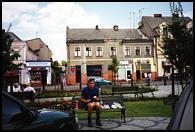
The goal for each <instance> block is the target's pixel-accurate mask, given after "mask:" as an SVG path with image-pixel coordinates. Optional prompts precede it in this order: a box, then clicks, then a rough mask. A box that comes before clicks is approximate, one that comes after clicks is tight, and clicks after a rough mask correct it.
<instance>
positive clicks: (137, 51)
mask: <svg viewBox="0 0 195 132" xmlns="http://www.w3.org/2000/svg"><path fill="white" fill-rule="evenodd" d="M135 55H140V47H136V48H135Z"/></svg>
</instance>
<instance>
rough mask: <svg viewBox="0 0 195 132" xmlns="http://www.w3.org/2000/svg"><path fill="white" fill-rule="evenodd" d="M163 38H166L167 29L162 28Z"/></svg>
mask: <svg viewBox="0 0 195 132" xmlns="http://www.w3.org/2000/svg"><path fill="white" fill-rule="evenodd" d="M163 37H165V38H168V29H167V27H164V28H163Z"/></svg>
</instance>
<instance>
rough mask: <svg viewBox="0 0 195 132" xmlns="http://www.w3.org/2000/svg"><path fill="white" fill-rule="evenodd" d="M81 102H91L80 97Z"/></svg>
mask: <svg viewBox="0 0 195 132" xmlns="http://www.w3.org/2000/svg"><path fill="white" fill-rule="evenodd" d="M80 100H81V102H83V103H86V104H87V103H90V102H91V100H88V99H84V98H83V97H81V99H80Z"/></svg>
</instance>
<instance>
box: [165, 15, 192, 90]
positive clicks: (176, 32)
mask: <svg viewBox="0 0 195 132" xmlns="http://www.w3.org/2000/svg"><path fill="white" fill-rule="evenodd" d="M172 18H173V21H172V24H170V25H169V26H168V27H169V31H170V34H171V35H172V37H164V38H163V41H164V45H163V46H162V49H163V51H164V55H165V57H166V58H167V59H168V60H169V61H170V62H171V63H172V64H173V65H174V66H175V68H176V69H178V73H179V76H180V77H181V80H180V81H181V84H182V87H183V83H182V76H183V72H184V71H185V70H186V67H187V66H188V67H190V68H191V69H192V68H193V62H192V59H191V58H193V35H192V32H191V29H188V28H187V27H186V25H185V24H186V23H185V22H184V19H182V18H179V16H178V15H176V14H172Z"/></svg>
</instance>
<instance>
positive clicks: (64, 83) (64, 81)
mask: <svg viewBox="0 0 195 132" xmlns="http://www.w3.org/2000/svg"><path fill="white" fill-rule="evenodd" d="M63 85H64V86H65V87H66V86H67V82H66V78H64V79H63Z"/></svg>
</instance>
